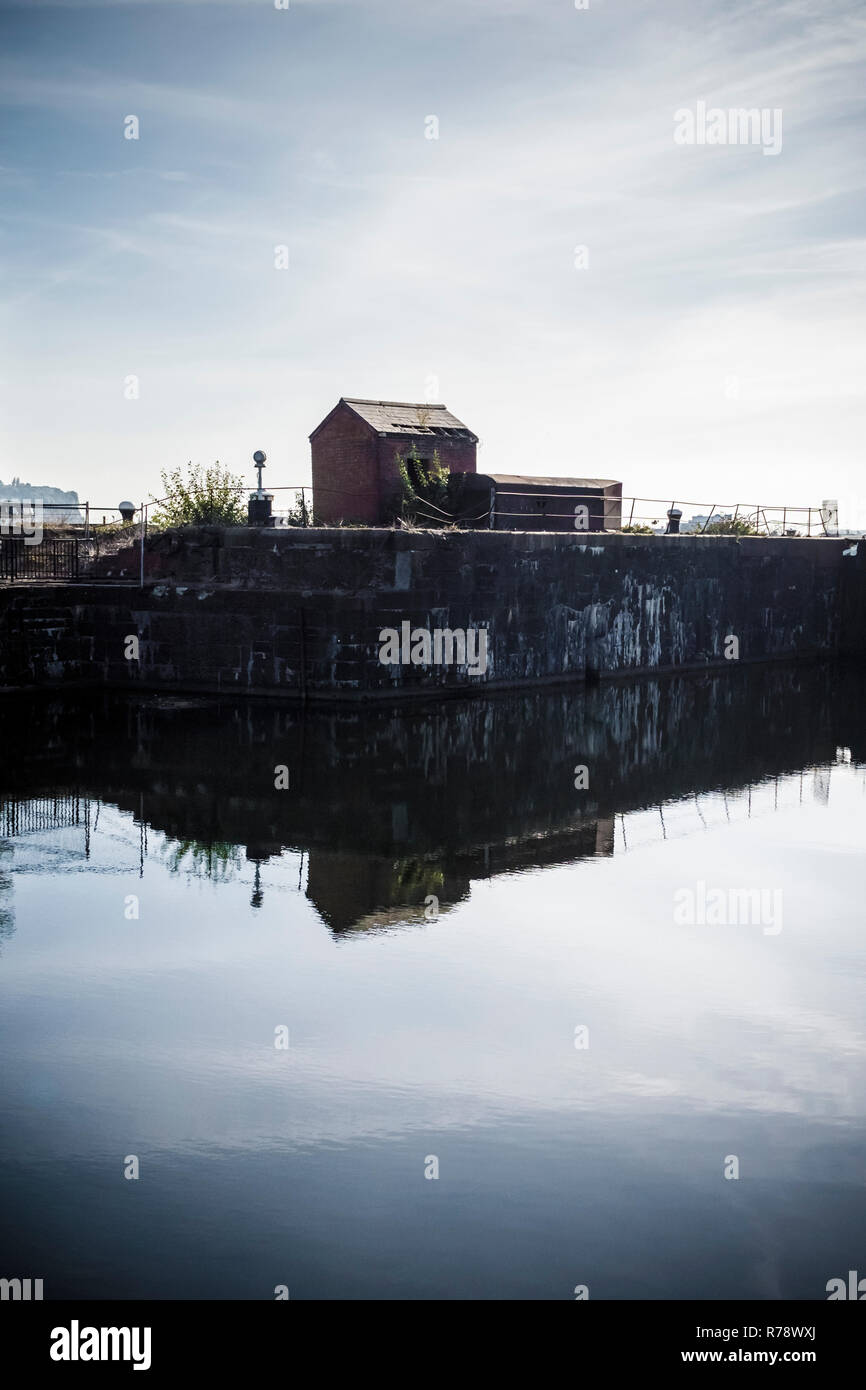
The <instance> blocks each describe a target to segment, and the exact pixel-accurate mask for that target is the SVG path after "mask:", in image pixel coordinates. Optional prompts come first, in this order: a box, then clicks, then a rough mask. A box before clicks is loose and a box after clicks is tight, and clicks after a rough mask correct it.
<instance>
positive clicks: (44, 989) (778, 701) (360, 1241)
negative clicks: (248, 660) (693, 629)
mask: <svg viewBox="0 0 866 1390" xmlns="http://www.w3.org/2000/svg"><path fill="white" fill-rule="evenodd" d="M864 696H866V683H864V681H863V679H862V678H861V677H858V676H856V675H853V674H847V675H843V674H834V675H831V674H830V673H828V672H826V671H821V670H801V671H790V670H787V669H774V670H769V671H751V672H749V671H742V672H731V673H730V674H729V673H725V674H724V676H722V677H719V678H713V679H700V680H690V679H676V680H663V681H656V682H646V683H643V684H629V685H611V686H607V687H604V688H601V689H595V690H589V691H586V692H582V691H573V692H571V693H568V694H561V693H559V694H545V695H533V696H526V697H523V696H521V697H515V698H508V699H499V700H495V701H480V700H479V701H472V702H467V703H465V704H460V703H454V704H445V705H439V706H437V707H434V708H433V709H431V710H426V711H418V710H410V711H405V710H404V711H402V712H396V713H395V712H394V711H384V710H377V711H372V712H369V713H368V712H365V713H360V714H359V713H353V712H349V711H340V712H338V713H336V714H323V713H308V714H307V715H306V717H302V716H301V714H300V712H299V711H289V712H287V711H285V710H279V709H275V708H274V707H271V706H265V705H253V704H244V705H233V704H219V705H218V704H214V703H208V702H203V701H195V700H168V699H162V698H157V697H153V698H138V699H129V700H126V699H121V698H117V699H112V700H108V699H105V700H103V699H100V700H83V699H79V700H77V701H74V702H73V701H67V702H65V703H60V702H55V701H53V700H52V701H48V700H44V701H28V702H22V703H21V704H20V705H19V704H18V703H14V704H13V703H10V702H9V701H7V702H6V703H4V704H3V705H2V706H0V719H2V727H3V749H4V756H3V765H2V771H0V995H2V1015H0V1018H2V1022H0V1035H2V1047H3V1056H4V1059H5V1066H4V1069H3V1077H2V1083H0V1113H2V1116H3V1123H2V1140H0V1172H2V1197H3V1201H2V1219H0V1247H2V1250H3V1257H2V1264H3V1270H2V1271H0V1272H2V1273H3V1274H4V1275H6V1276H13V1275H18V1276H22V1277H26V1276H31V1277H42V1278H44V1280H45V1294H46V1297H113V1298H160V1297H165V1298H255V1299H263V1298H264V1299H267V1298H273V1296H274V1289H275V1287H276V1286H277V1285H287V1286H288V1288H289V1290H290V1295H291V1298H292V1299H309V1298H334V1299H351V1298H481V1299H490V1298H544V1299H570V1298H573V1297H574V1292H573V1291H574V1288H575V1286H576V1285H579V1284H585V1285H588V1286H589V1291H590V1296H591V1297H592V1298H594V1299H595V1298H693V1297H698V1298H707V1299H714V1298H726V1297H731V1298H752V1299H766V1298H824V1297H826V1294H825V1285H826V1283H827V1280H828V1279H830V1278H832V1277H835V1276H837V1275H840V1276H846V1274H847V1271H848V1270H849V1269H860V1270H861V1272H862V1271H863V1260H864V1258H866V1254H864V1252H866V1201H864V1187H863V1182H864V1176H863V1175H864V1172H866V1066H864V1062H866V1035H864V1012H866V1011H864V996H866V989H864V985H866V940H864V893H863V887H864V847H866V817H864V812H866V767H864V760H866V718H864V708H866V704H864ZM278 765H283V766H285V767H286V769H287V775H288V781H289V786H288V788H287V789H282V790H276V789H275V786H274V781H275V774H274V769H275V767H277V766H278ZM578 766H584V767H586V769H587V773H586V777H587V778H588V784H589V785H588V787H585V788H583V787H575V781H577V782H578V783H581V782H582V781H583V780H584V778H583V777H582V776H581V775H580V774H578V775H577V776H576V774H575V768H576V767H578ZM701 884H702V885H704V887H703V888H701V887H699V885H701ZM731 888H735V889H739V888H742V889H756V890H763V892H764V897H763V899H760V900H757V899H756V900H751V899H750V902H752V904H753V907H754V904H755V902H758V901H760V912H758V910H757V908H755V909H754V912H753V918H749V919H748V920H737V913H736V912H733V919H732V914H731V909H730V906H728V907H727V908H724V909H722V916H723V918H724V913H725V912H727V913H728V917H727V918H724V920H721V921H719V920H716V921H713V922H712V923H711V924H707V923H704V924H701V923H700V922H699V921H694V919H693V922H692V924H690V923H689V922H688V921H685V922H684V921H683V920H682V915H681V914H682V911H687V910H688V909H687V908H686V909H683V908H682V906H680V907H679V908H678V907H677V906H676V905H677V904H680V905H682V903H683V902H686V903H688V902H692V901H693V902H694V903H698V902H699V900H700V895H701V894H703V895H704V900H706V896H707V894H710V893H714V892H715V893H717V894H719V890H721V894H720V896H723V897H724V900H725V902H727V903H728V904H730V900H729V899H728V897H727V893H728V890H729V889H731ZM689 894H691V895H692V896H691V898H690V897H689V896H688V895H689ZM684 895H685V896H684ZM716 901H717V902H718V901H719V897H717V898H716ZM437 909H438V910H437ZM136 911H137V913H138V916H137V917H136V916H135V915H134V914H135V913H136ZM695 912H696V913H698V908H697V907H696V908H695ZM678 913H679V914H680V915H679V917H678ZM707 915H708V916H710V917H712V914H711V913H708V914H707ZM279 1029H287V1030H288V1047H285V1048H281V1047H276V1046H275V1041H279V1040H280V1038H281V1036H283V1035H280V1034H279V1033H278V1032H277V1031H276V1030H279ZM576 1030H577V1031H576ZM581 1030H587V1031H581ZM585 1043H588V1045H576V1044H585ZM130 1155H135V1156H136V1157H137V1159H138V1162H139V1173H140V1176H139V1178H138V1180H137V1181H136V1180H127V1179H126V1178H125V1177H124V1164H125V1160H126V1159H127V1156H130ZM732 1158H735V1159H736V1160H737V1161H738V1163H739V1178H738V1179H727V1178H726V1177H725V1168H726V1165H727V1166H728V1168H729V1170H730V1169H731V1159H732ZM434 1159H435V1160H437V1161H438V1178H428V1177H426V1176H425V1171H426V1172H431V1171H433V1169H434V1167H435V1164H434V1163H433V1160H434Z"/></svg>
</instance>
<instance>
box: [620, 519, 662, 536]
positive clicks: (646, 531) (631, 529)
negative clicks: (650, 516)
mask: <svg viewBox="0 0 866 1390" xmlns="http://www.w3.org/2000/svg"><path fill="white" fill-rule="evenodd" d="M622 529H623V531H625V532H627V534H628V535H630V536H654V535H655V531H654V530H653V528H652V527H651V526H644V525H642V524H641V523H640V522H635V523H634V525H633V526H623V528H622Z"/></svg>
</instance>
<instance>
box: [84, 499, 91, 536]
mask: <svg viewBox="0 0 866 1390" xmlns="http://www.w3.org/2000/svg"><path fill="white" fill-rule="evenodd" d="M84 539H85V540H86V541H89V540H90V503H89V502H85V504H84Z"/></svg>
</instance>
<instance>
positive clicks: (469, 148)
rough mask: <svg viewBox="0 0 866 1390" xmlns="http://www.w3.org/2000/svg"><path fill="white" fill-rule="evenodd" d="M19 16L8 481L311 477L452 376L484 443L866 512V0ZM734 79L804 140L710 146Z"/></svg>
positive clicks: (634, 486) (8, 46) (760, 496)
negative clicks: (705, 126) (372, 402)
mask: <svg viewBox="0 0 866 1390" xmlns="http://www.w3.org/2000/svg"><path fill="white" fill-rule="evenodd" d="M0 35H2V42H0V53H2V59H0V93H2V108H3V109H2V149H0V165H2V177H3V180H4V184H5V197H4V199H3V203H2V207H3V211H2V224H0V228H2V240H0V255H2V262H3V289H2V303H3V308H2V318H0V341H2V388H3V389H2V418H0V430H2V433H0V478H2V479H3V480H5V481H8V480H9V478H11V477H12V476H13V475H15V474H18V475H20V476H21V478H22V479H24V480H26V481H30V482H33V483H50V484H52V485H55V486H59V487H64V488H76V489H77V490H78V492H79V494H80V496H81V497H82V498H85V497H89V498H90V500H91V501H93V502H94V503H95V504H96V505H97V506H98V505H100V504H101V505H103V506H105V505H109V504H114V503H116V502H117V501H118V500H119V499H120V498H121V497H122V496H127V495H128V496H129V497H131V498H132V499H133V500H136V501H137V500H138V499H139V498H140V497H142V496H145V497H146V496H147V495H148V494H149V493H151V492H153V493H156V494H159V490H160V483H159V475H160V470H161V469H162V468H166V467H171V466H173V465H174V464H176V463H178V462H181V463H182V462H185V461H186V460H187V459H190V458H191V459H194V460H197V461H200V462H203V463H207V462H209V461H211V460H213V459H214V458H219V459H220V460H221V461H222V462H224V463H227V464H229V465H231V466H232V467H233V468H234V469H235V470H236V471H243V472H244V473H245V474H246V476H247V477H248V478H249V479H250V481H251V482H252V480H253V472H252V466H251V461H250V455H251V453H252V451H253V450H254V449H256V448H263V449H265V450H266V451H267V453H268V457H269V468H268V482H269V483H270V484H271V485H272V486H273V485H276V484H278V483H279V484H290V483H302V482H305V481H308V479H309V443H308V438H307V437H308V435H309V433H310V431H311V430H312V429H313V428H314V427H315V426H316V425H317V424H318V422H319V421H320V420H321V419H322V417H323V416H324V415H325V414H326V413H327V411H328V410H329V409H330V408H331V407H332V406H333V405H334V403H335V402H336V401H337V399H338V398H339V397H340V396H341V395H350V396H351V395H356V396H368V397H373V398H385V399H397V400H423V399H425V397H426V398H430V399H434V400H441V401H445V402H446V403H447V404H448V406H449V407H450V408H451V409H452V410H453V411H454V412H455V413H456V414H457V415H459V416H460V417H461V418H462V419H463V420H465V422H466V423H467V424H468V425H469V426H470V427H471V428H472V429H473V430H474V431H475V432H476V433H477V434H478V435H479V436H480V439H481V441H482V447H481V449H480V450H479V468H485V469H488V470H491V471H500V472H502V471H521V472H538V473H542V474H569V473H572V474H574V473H576V474H584V475H590V476H599V475H600V476H609V477H614V478H620V479H622V480H623V482H624V485H625V491H626V493H628V494H633V493H637V494H638V495H640V496H647V497H670V498H677V499H680V500H683V501H695V502H737V501H756V502H767V503H775V502H787V503H791V504H795V503H806V502H813V503H814V502H817V501H819V500H820V499H821V498H822V497H838V498H839V499H840V501H841V503H842V515H843V520H847V521H848V522H849V523H850V524H859V525H861V526H866V484H864V483H863V482H861V478H862V474H863V467H862V453H863V436H864V428H863V397H864V374H866V353H864V349H863V345H862V344H863V318H864V312H863V310H864V306H863V287H864V266H866V239H864V235H863V213H864V203H866V199H864V196H863V187H864V157H863V156H864V139H863V130H864V93H866V82H864V71H866V9H864V7H863V5H862V3H860V0H856V2H855V0H834V4H833V5H832V6H827V5H820V4H815V3H814V0H809V3H805V0H791V3H779V2H777V0H768V2H765V0H749V3H746V4H736V3H734V4H727V3H726V4H722V3H719V0H712V3H710V0H659V3H656V4H649V3H647V0H589V8H587V9H581V10H579V9H576V8H575V4H574V0H437V2H436V3H425V2H424V0H351V3H343V2H342V0H290V8H289V9H288V10H282V9H279V10H278V9H276V8H275V4H274V0H237V2H232V0H222V2H221V0H204V2H203V3H196V0H163V2H162V3H160V2H159V0H149V2H148V3H124V0H111V3H110V4H109V3H94V2H93V0H90V2H89V3H81V2H80V0H67V3H44V2H42V0H27V3H26V4H24V3H21V4H17V3H9V0H4V3H2V5H0ZM699 102H705V103H706V104H707V106H709V107H722V108H724V109H725V110H727V109H728V108H731V107H749V108H759V109H766V110H767V112H768V113H769V114H771V113H772V112H773V111H774V110H780V111H781V113H782V115H781V121H782V126H781V133H782V148H781V151H780V152H779V153H778V154H765V153H764V149H763V147H762V145H761V144H760V143H756V144H721V145H720V144H716V145H710V144H697V143H695V144H692V145H682V144H677V143H676V142H675V140H674V130H675V125H676V122H675V119H674V113H675V112H676V111H677V110H681V109H690V110H697V105H698V103H699ZM769 114H768V118H769ZM131 115H134V116H136V117H137V118H138V122H139V138H138V139H137V140H131V139H127V138H125V135H124V131H125V118H127V117H128V116H131ZM431 116H435V117H436V118H437V119H438V122H439V130H438V136H439V138H438V139H429V138H427V136H428V134H429V133H431V131H432V130H433V123H432V122H431V121H430V120H429V119H428V118H429V117H431ZM279 246H286V247H288V260H289V267H288V269H278V268H276V266H275V247H279ZM576 247H584V248H586V250H585V251H584V252H582V253H577V254H576V252H575V248H576ZM576 262H577V264H576ZM129 377H137V378H138V382H139V392H140V394H139V398H138V399H127V398H126V396H125V382H126V381H127V378H129ZM128 389H129V388H127V390H128Z"/></svg>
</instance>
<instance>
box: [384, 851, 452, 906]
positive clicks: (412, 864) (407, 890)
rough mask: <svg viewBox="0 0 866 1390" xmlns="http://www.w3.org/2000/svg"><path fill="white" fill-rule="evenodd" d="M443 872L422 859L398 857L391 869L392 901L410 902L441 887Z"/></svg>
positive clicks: (416, 900) (435, 865)
mask: <svg viewBox="0 0 866 1390" xmlns="http://www.w3.org/2000/svg"><path fill="white" fill-rule="evenodd" d="M444 882H445V874H444V873H443V871H442V869H440V868H439V866H438V865H437V864H430V863H428V862H427V861H426V860H424V859H398V860H397V861H396V862H395V864H394V867H393V869H392V871H391V883H392V885H393V892H394V901H395V902H398V903H399V902H404V903H412V902H418V901H419V900H420V899H422V898H425V897H426V896H427V894H428V893H435V892H436V891H437V890H438V889H441V888H442V885H443V884H444Z"/></svg>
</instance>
